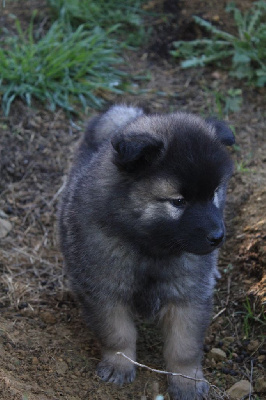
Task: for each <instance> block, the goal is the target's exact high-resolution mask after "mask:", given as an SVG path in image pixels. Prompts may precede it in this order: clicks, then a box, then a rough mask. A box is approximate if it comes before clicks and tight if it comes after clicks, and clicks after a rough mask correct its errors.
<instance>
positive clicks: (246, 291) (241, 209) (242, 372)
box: [0, 0, 266, 400]
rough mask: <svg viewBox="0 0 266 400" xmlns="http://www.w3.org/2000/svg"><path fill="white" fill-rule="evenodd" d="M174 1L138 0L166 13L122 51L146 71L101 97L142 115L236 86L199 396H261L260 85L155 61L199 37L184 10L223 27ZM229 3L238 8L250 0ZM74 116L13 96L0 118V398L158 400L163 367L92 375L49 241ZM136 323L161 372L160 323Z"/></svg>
mask: <svg viewBox="0 0 266 400" xmlns="http://www.w3.org/2000/svg"><path fill="white" fill-rule="evenodd" d="M44 3H45V2H44V1H27V2H25V4H27V5H28V7H25V8H24V6H23V9H22V8H21V6H20V8H18V7H17V6H16V3H13V4H12V3H11V2H10V3H9V2H6V4H7V6H6V7H7V9H6V10H5V11H4V13H3V14H2V15H1V17H0V19H1V23H2V24H3V25H5V24H6V26H8V27H9V28H10V27H12V19H11V18H10V17H9V15H8V14H9V13H11V12H12V13H14V14H16V13H17V14H19V18H20V19H21V20H22V22H23V23H24V24H26V23H27V21H29V15H30V12H31V11H32V9H33V8H34V7H39V9H41V15H42V18H40V19H39V23H40V24H41V23H43V21H44V20H43V19H44V18H46V21H48V18H47V15H46V14H45V13H46V8H45V7H44ZM174 3H175V2H170V1H164V2H163V1H162V0H160V1H158V0H157V1H156V0H154V1H150V2H148V3H147V6H148V8H149V7H155V9H156V10H158V9H159V10H163V11H164V12H165V13H166V14H167V15H168V17H169V18H168V20H167V21H168V22H165V20H163V21H161V22H160V20H159V19H157V18H155V19H154V20H153V21H152V22H151V23H152V24H153V26H154V27H155V32H156V35H154V42H153V43H152V45H151V46H149V47H148V48H147V49H146V50H145V51H139V52H134V53H132V52H130V53H127V54H126V55H125V57H126V60H127V62H128V65H127V66H126V69H127V71H129V72H132V73H135V74H144V73H145V72H147V71H150V76H151V79H150V80H149V81H143V82H142V83H141V84H140V83H139V82H138V83H137V82H136V85H135V90H136V93H137V92H138V91H140V90H142V92H141V94H135V95H125V96H123V98H121V97H115V96H109V101H110V102H121V101H125V102H127V103H134V104H139V105H145V107H146V109H149V110H151V111H153V112H170V111H174V110H182V111H190V112H195V113H199V114H204V115H210V114H213V112H214V111H215V96H214V93H215V92H217V91H219V92H220V93H225V94H226V93H227V91H228V90H229V89H230V88H241V89H242V93H243V104H242V107H241V110H240V111H239V112H237V113H231V114H229V116H228V117H229V121H230V123H231V124H232V125H233V126H234V127H235V131H236V141H237V147H235V148H234V149H232V156H233V158H234V160H235V164H236V168H235V173H234V176H233V179H232V181H231V183H230V187H229V194H228V206H227V210H226V216H227V218H226V220H227V232H228V233H227V242H226V244H225V246H224V247H223V249H222V251H221V254H220V262H219V268H220V272H221V274H222V277H221V279H220V281H219V283H218V285H217V289H216V292H215V299H214V313H213V321H212V324H211V326H210V328H209V330H208V333H207V337H206V344H205V358H204V369H205V376H206V378H207V379H208V380H209V382H210V383H211V384H212V385H215V386H216V388H212V389H211V392H210V396H209V398H210V399H219V398H224V399H225V398H227V395H226V393H225V391H226V390H227V389H228V388H230V387H231V386H232V385H233V384H234V383H235V382H238V381H240V380H243V379H244V380H248V381H249V382H250V383H251V385H252V391H251V393H252V394H250V395H248V396H247V397H249V398H251V399H252V398H253V399H257V400H259V399H260V400H262V399H265V398H266V393H265V392H264V391H265V386H264V389H263V388H262V386H263V385H262V382H263V377H264V376H265V375H264V374H265V370H264V366H265V360H266V350H265V343H264V341H265V335H264V336H263V327H264V334H265V315H264V316H263V304H265V301H266V290H265V286H266V275H265V265H266V244H265V243H266V242H265V238H266V219H265V215H266V170H265V163H266V140H265V137H266V136H265V135H266V132H265V115H266V112H265V110H266V108H265V106H266V96H265V89H254V88H249V87H247V86H246V85H245V83H243V82H242V83H241V82H238V81H235V80H232V79H231V78H230V77H229V76H228V75H227V74H226V73H225V72H222V71H217V70H216V69H212V68H205V69H204V70H200V69H197V70H181V69H180V68H179V66H177V64H176V63H174V62H173V61H172V60H170V59H169V58H167V59H166V58H165V54H166V53H167V49H169V46H170V43H171V41H172V40H173V36H175V37H174V39H175V40H177V39H180V38H185V37H187V38H191V37H190V36H193V37H199V36H200V35H202V32H201V31H199V30H198V28H196V27H195V26H194V27H193V29H194V30H193V29H192V28H191V27H192V25H191V24H192V22H191V21H192V20H191V15H192V14H197V15H200V16H203V17H204V18H207V19H209V20H211V21H214V22H215V23H217V24H218V25H220V26H222V27H223V29H227V30H228V31H230V30H232V29H234V28H233V24H232V20H231V19H230V18H228V14H227V13H225V12H224V7H225V3H226V2H225V1H219V2H218V1H213V2H211V4H212V6H210V2H207V1H199V0H193V1H190V2H185V1H179V2H177V5H176V6H175V7H173V4H174ZM17 4H18V3H17ZM237 4H238V5H239V6H240V7H241V8H242V9H245V8H246V7H248V6H250V5H251V4H252V1H247V0H246V1H242V2H240V1H237ZM175 18H176V23H175ZM45 23H46V22H45ZM163 24H166V25H167V26H164V25H163ZM176 25H177V27H178V28H177V27H176ZM156 43H157V49H158V51H156ZM159 43H160V48H159ZM92 114H93V111H92ZM86 119H87V117H85V116H84V118H83V117H82V118H80V119H75V120H69V118H68V117H67V116H66V115H65V114H64V113H63V112H62V111H60V110H59V111H58V112H56V113H51V112H49V111H47V110H46V109H44V108H43V107H41V106H40V105H37V104H36V105H35V107H34V108H32V109H29V108H27V107H26V106H25V105H24V104H23V103H22V102H20V101H16V102H15V104H14V105H13V106H12V109H11V113H10V115H9V117H8V118H1V121H0V134H1V141H0V151H1V158H0V166H1V176H0V191H1V197H0V210H1V212H0V218H1V219H2V220H5V221H9V222H10V223H11V224H12V229H11V230H10V232H9V233H8V234H7V235H6V236H5V237H3V238H1V239H0V240H1V250H0V272H1V275H0V310H1V314H0V399H1V400H57V399H61V398H62V399H66V400H85V399H86V400H87V399H99V400H109V399H111V400H113V399H118V400H124V399H138V400H140V399H141V396H147V397H146V398H147V399H148V400H150V399H153V398H154V396H155V395H156V394H158V393H160V394H162V395H164V396H165V399H168V395H167V394H166V378H165V376H163V375H160V374H156V373H154V372H150V371H148V370H146V369H144V368H140V369H139V370H138V373H137V378H136V380H135V382H134V383H133V384H130V385H125V386H123V387H121V388H118V387H116V386H113V385H112V384H105V383H102V382H101V381H100V380H99V378H98V377H97V376H96V374H95V367H96V364H97V362H98V360H99V359H100V347H99V343H98V342H97V338H95V337H94V336H93V334H92V333H91V332H90V331H89V330H88V328H87V327H86V326H85V324H84V323H83V321H82V318H81V316H80V313H79V309H78V307H77V304H75V302H74V300H73V298H72V297H71V294H70V293H69V292H68V290H67V282H66V279H65V277H64V274H63V268H62V267H63V261H62V256H61V254H60V252H59V249H58V240H57V228H56V212H57V202H58V198H59V196H60V193H61V191H62V187H63V185H64V182H65V176H66V173H67V170H68V168H69V165H70V163H71V159H72V156H73V152H74V149H75V147H76V144H77V142H78V139H79V138H80V137H81V134H82V130H83V127H84V124H85V123H86ZM263 318H264V325H263ZM138 325H139V339H138V361H139V362H141V363H144V364H146V365H148V366H150V367H152V368H158V369H163V368H164V364H163V360H162V343H161V337H160V332H159V331H158V329H157V327H156V326H154V325H153V324H152V323H147V322H145V321H139V322H138ZM213 348H219V349H222V350H223V351H224V352H225V355H226V356H225V357H222V358H221V359H218V360H217V359H214V358H213V357H212V355H211V354H212V353H211V351H212V349H213ZM218 388H219V389H218Z"/></svg>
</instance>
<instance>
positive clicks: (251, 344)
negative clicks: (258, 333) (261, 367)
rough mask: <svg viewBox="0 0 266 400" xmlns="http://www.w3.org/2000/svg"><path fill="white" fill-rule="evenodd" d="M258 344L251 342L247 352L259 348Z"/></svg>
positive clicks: (256, 341) (255, 341)
mask: <svg viewBox="0 0 266 400" xmlns="http://www.w3.org/2000/svg"><path fill="white" fill-rule="evenodd" d="M259 346H260V342H259V341H258V340H251V341H250V343H249V344H248V347H247V349H248V351H250V352H252V351H255V350H257V349H258V348H259Z"/></svg>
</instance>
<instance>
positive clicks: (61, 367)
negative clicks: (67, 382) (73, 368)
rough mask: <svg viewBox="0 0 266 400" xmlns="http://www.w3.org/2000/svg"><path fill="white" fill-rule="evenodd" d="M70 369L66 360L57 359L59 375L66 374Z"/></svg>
mask: <svg viewBox="0 0 266 400" xmlns="http://www.w3.org/2000/svg"><path fill="white" fill-rule="evenodd" d="M67 370H68V365H67V363H66V362H65V361H57V363H56V372H57V373H58V374H59V375H64V374H65V373H66V372H67Z"/></svg>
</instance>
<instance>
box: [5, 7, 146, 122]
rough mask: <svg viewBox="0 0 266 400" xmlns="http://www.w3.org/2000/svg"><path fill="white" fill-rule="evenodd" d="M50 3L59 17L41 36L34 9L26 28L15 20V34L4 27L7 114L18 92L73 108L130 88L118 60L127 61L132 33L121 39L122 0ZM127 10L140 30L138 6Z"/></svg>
mask: <svg viewBox="0 0 266 400" xmlns="http://www.w3.org/2000/svg"><path fill="white" fill-rule="evenodd" d="M49 3H50V4H51V7H52V9H53V10H54V11H55V10H56V11H57V14H56V17H57V19H56V20H55V21H54V22H53V23H52V25H51V26H50V28H49V29H48V31H47V32H46V33H45V34H44V35H43V36H42V37H41V38H36V36H37V35H36V34H35V32H34V27H35V24H34V17H35V15H36V13H35V14H34V15H33V17H32V20H31V23H30V25H29V27H28V29H27V30H26V32H24V31H23V30H22V28H21V25H20V23H19V21H18V20H17V21H16V29H17V34H16V35H11V34H10V33H9V32H5V35H4V36H3V40H2V46H1V48H0V60H1V61H0V97H1V100H2V108H3V111H4V114H5V115H8V113H9V111H10V106H11V104H12V102H13V101H14V100H15V99H16V98H18V97H19V98H21V99H23V100H24V101H25V102H26V103H27V104H28V105H31V103H32V99H33V98H34V99H37V100H39V101H41V102H43V103H45V104H47V105H48V107H49V108H50V109H51V110H55V108H56V107H57V106H59V107H62V108H63V109H65V110H67V111H70V112H74V111H76V110H77V109H78V107H79V105H80V104H81V105H82V106H83V107H84V108H86V107H87V106H90V107H99V106H101V104H102V103H103V101H104V100H103V97H105V96H104V92H105V91H112V92H116V93H122V92H123V91H124V90H126V85H125V84H124V81H125V77H126V74H125V73H124V72H122V71H121V69H119V67H118V64H121V63H122V62H123V60H122V58H121V51H122V48H123V47H125V46H126V45H128V43H129V42H128V41H129V36H127V35H126V34H125V35H123V36H124V39H123V40H122V39H121V31H120V32H119V33H118V31H119V29H122V25H123V24H122V22H120V20H122V15H123V10H122V9H121V7H118V1H105V2H104V1H103V0H102V1H96V0H95V1H92V0H87V1H81V0H68V1H61V0H49ZM128 4H133V1H130V2H128ZM136 4H140V1H139V2H136ZM87 6H88V10H87V11H86V7H87ZM126 10H127V11H125V12H124V15H125V16H126V18H125V21H126V22H127V23H131V24H133V21H135V27H136V35H138V32H137V26H138V23H139V27H140V26H141V24H140V20H138V14H137V11H136V9H135V8H134V7H133V6H132V10H131V9H130V7H129V5H128V6H127V8H126ZM130 10H131V11H130ZM54 15H55V14H54ZM89 16H90V18H89ZM85 21H86V23H85ZM81 22H84V23H81ZM124 24H125V22H124ZM142 29H143V28H140V31H141V30H142ZM140 31H139V32H140ZM117 35H120V36H119V37H117ZM139 35H140V33H139ZM138 37H139V36H138ZM131 39H132V37H131Z"/></svg>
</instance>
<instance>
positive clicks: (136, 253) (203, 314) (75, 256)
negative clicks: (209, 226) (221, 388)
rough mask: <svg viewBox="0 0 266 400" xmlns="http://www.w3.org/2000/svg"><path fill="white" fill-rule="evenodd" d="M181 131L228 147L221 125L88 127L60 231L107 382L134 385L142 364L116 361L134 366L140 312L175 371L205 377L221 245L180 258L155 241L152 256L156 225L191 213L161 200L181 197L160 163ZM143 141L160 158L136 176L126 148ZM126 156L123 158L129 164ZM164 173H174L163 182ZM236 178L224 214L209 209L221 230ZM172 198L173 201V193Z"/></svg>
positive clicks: (200, 393) (125, 120)
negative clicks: (155, 325) (157, 329)
mask: <svg viewBox="0 0 266 400" xmlns="http://www.w3.org/2000/svg"><path fill="white" fill-rule="evenodd" d="M182 129H183V130H185V131H187V132H188V135H189V134H190V133H189V132H190V131H191V130H194V131H195V130H197V129H198V130H199V135H203V136H204V135H205V137H207V139H206V140H207V141H208V140H209V141H210V142H212V144H213V143H214V144H213V145H214V146H216V145H217V146H218V147H219V146H222V145H221V144H220V143H219V132H216V131H215V128H214V125H213V124H212V123H210V122H208V121H204V120H203V119H202V118H200V117H197V116H194V115H192V114H185V113H184V114H183V113H175V114H170V115H163V116H158V115H153V116H146V115H144V113H143V111H142V110H141V109H139V108H135V107H128V106H124V105H120V106H114V107H112V108H111V109H109V110H108V111H107V112H106V113H104V114H102V115H100V116H99V117H95V118H94V119H93V120H92V121H91V122H90V124H89V127H88V130H87V132H86V134H85V135H84V138H83V140H82V142H81V144H80V147H79V149H78V152H77V155H76V158H75V161H74V164H73V167H72V169H71V171H70V174H69V179H68V182H67V185H66V188H65V190H64V193H63V196H62V201H61V205H60V212H59V231H60V243H61V249H62V252H63V255H64V258H65V264H66V273H67V275H68V278H69V281H70V284H71V288H72V290H73V293H74V294H75V295H76V297H77V299H78V301H79V302H80V304H81V307H82V309H83V312H84V316H85V319H86V321H87V323H88V324H89V326H90V327H91V329H93V330H94V331H95V333H96V335H97V337H98V338H99V339H100V341H101V343H102V349H103V356H102V361H101V362H100V363H99V365H98V367H97V373H98V375H99V376H100V378H102V379H103V380H104V381H109V382H113V383H116V384H119V385H121V384H123V383H125V382H131V381H133V380H134V378H135V367H134V365H132V364H131V363H130V362H128V361H127V360H125V359H123V358H122V357H121V356H118V355H116V352H118V351H121V352H124V353H125V354H127V355H128V356H129V357H131V358H133V359H135V355H136V347H135V346H136V344H135V343H136V329H135V326H134V314H136V313H138V314H141V315H143V316H144V317H152V318H157V319H158V320H159V321H160V323H161V325H162V331H163V335H164V340H165V346H164V357H165V361H166V368H167V369H168V370H170V371H172V372H181V373H184V374H185V375H192V376H194V377H196V378H202V377H203V374H202V369H201V358H202V346H203V341H204V335H205V331H206V328H207V327H208V324H209V321H210V314H211V310H212V293H213V288H214V285H215V281H216V278H217V277H218V275H219V274H218V271H217V267H216V263H217V256H218V247H219V246H214V247H210V248H207V250H206V251H205V250H204V251H203V250H202V254H198V253H201V251H198V250H197V251H195V252H194V250H190V247H189V246H190V244H184V245H180V246H179V248H177V249H176V251H175V248H173V247H174V245H171V246H170V247H169V248H168V247H167V246H166V245H165V246H163V245H162V246H161V244H160V234H158V233H157V234H156V235H155V236H156V237H154V238H153V242H152V245H151V247H149V240H150V237H149V226H150V225H153V226H154V224H156V220H157V219H158V225H160V224H161V222H162V221H163V223H164V221H165V220H167V221H168V220H169V223H171V227H172V225H173V220H174V219H175V218H176V219H177V221H178V220H179V218H181V217H179V213H180V216H181V214H182V213H184V212H185V211H182V210H179V209H176V208H171V207H172V206H171V205H169V202H168V203H167V201H166V200H165V201H162V199H159V200H158V201H157V200H156V199H157V197H156V196H157V195H156V193H157V192H158V193H159V194H158V196H159V197H160V195H161V196H162V192H163V193H164V196H166V194H165V191H167V190H168V189H167V188H166V189H165V186H166V187H168V186H167V185H169V182H170V186H169V187H171V188H172V189H173V190H176V192H178V191H179V190H180V187H181V186H180V179H181V180H182V179H183V178H180V177H177V176H175V174H174V173H171V165H172V164H171V165H169V164H168V163H167V157H168V156H167V155H166V156H165V160H164V163H163V164H160V166H159V163H160V160H162V158H163V157H164V156H163V151H162V150H161V146H163V147H164V148H167V146H168V144H169V143H170V142H171V140H172V137H173V136H175V135H176V136H178V135H179V132H180V131H181V130H182ZM133 133H134V134H133ZM138 135H140V136H139V137H141V141H143V140H144V141H145V140H146V139H145V138H146V136H147V137H148V138H149V140H155V141H158V142H160V145H158V152H157V153H158V154H155V153H156V152H155V153H154V152H152V155H150V154H149V157H153V158H154V160H152V161H151V159H150V158H149V157H148V156H147V157H146V153H145V150H144V156H145V157H146V158H145V157H144V158H143V157H142V161H141V162H142V163H144V164H143V165H142V168H139V165H135V163H134V164H130V165H131V167H130V168H131V169H132V168H133V171H132V170H131V169H130V170H129V171H128V170H127V167H128V165H129V164H128V163H127V160H126V161H125V159H124V158H125V157H126V156H128V153H126V154H125V150H124V147H121V146H122V145H121V143H122V142H123V143H124V142H125V140H126V141H127V140H128V138H129V137H130V138H132V139H130V140H129V142H130V146H131V141H133V142H134V143H135V142H136V140H137V142H138ZM141 135H144V136H143V137H144V139H143V137H142V136H141ZM145 135H146V136H145ZM229 136H230V135H229ZM151 138H152V139H151ZM180 140H182V138H181V139H180ZM229 141H230V140H229ZM216 142H217V143H216ZM126 143H128V142H126ZM137 144H138V143H137ZM119 146H120V147H119ZM152 146H154V144H153V142H152ZM155 147H156V146H155ZM222 147H223V146H222ZM219 148H220V147H219ZM121 149H122V150H121ZM130 149H131V148H130ZM136 151H138V150H136ZM193 151H194V150H191V152H193ZM119 152H123V157H124V158H123V160H122V158H121V159H120V158H119V157H120V156H121V154H120V153H119ZM129 156H130V157H131V154H130V155H129ZM188 156H190V155H188ZM121 157H122V156H121ZM184 157H186V155H184ZM143 160H144V161H143ZM137 162H138V160H137ZM139 162H140V161H139ZM184 162H185V161H184ZM227 162H228V161H227ZM145 163H146V164H145ZM171 163H173V161H171ZM132 165H133V167H132ZM162 165H163V166H162ZM164 166H167V168H166V170H165V171H167V172H164V173H162V170H163V168H164ZM134 168H136V171H135V170H134ZM157 169H158V170H157ZM229 170H230V171H229ZM230 173H231V166H230V167H228V171H227V172H224V175H223V177H222V180H221V181H220V182H219V188H218V190H217V196H216V203H215V204H216V205H213V204H212V203H210V204H209V203H208V204H209V206H208V207H209V208H208V207H207V208H206V210H214V211H213V212H214V213H215V212H216V211H217V210H218V211H219V219H220V220H221V224H223V222H222V213H223V208H224V203H225V193H226V184H227V181H228V179H229V176H230ZM158 177H159V178H158ZM157 178H158V182H157V180H156V179H157ZM154 182H155V184H154ZM156 182H157V183H156ZM154 185H155V186H154ZM156 185H157V186H156ZM175 185H176V189H175V188H174V187H175ZM172 189H171V190H172ZM156 191H157V192H156ZM166 197H167V196H166ZM168 197H169V198H172V193H170V192H169V196H168ZM156 201H157V202H156ZM193 201H194V202H195V200H193ZM195 203H196V202H195ZM193 204H194V203H193ZM200 204H202V200H201V203H200ZM200 207H201V205H200ZM202 207H203V206H202ZM215 208H217V210H216V209H215ZM218 211H217V212H218ZM168 212H169V213H170V214H171V216H169V215H170V214H169V215H168ZM206 213H207V211H206ZM175 215H176V217H175ZM215 215H216V214H215ZM217 215H218V214H217ZM208 218H209V216H208V215H204V219H208ZM210 218H211V217H210ZM215 218H216V217H215ZM217 218H218V217H217ZM190 223H192V224H193V222H190ZM165 226H167V225H165ZM165 226H164V231H162V235H164V236H165V235H167V229H166V228H165ZM221 226H222V225H221ZM156 229H160V228H158V227H156ZM171 229H173V228H171ZM187 229H188V228H187ZM191 229H192V228H191ZM159 232H160V231H159ZM151 235H152V234H151ZM193 240H194V239H193ZM200 240H202V238H200ZM204 240H205V239H204ZM156 241H158V246H157V242H156ZM154 243H155V244H154ZM182 246H183V247H182ZM207 392H208V385H207V384H206V383H203V382H194V381H190V380H186V379H184V378H176V377H171V378H170V379H169V393H170V395H171V397H172V399H174V400H192V399H203V398H204V397H205V396H206V395H207Z"/></svg>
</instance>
